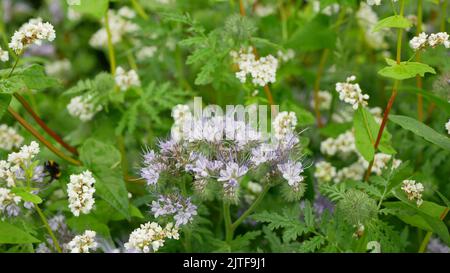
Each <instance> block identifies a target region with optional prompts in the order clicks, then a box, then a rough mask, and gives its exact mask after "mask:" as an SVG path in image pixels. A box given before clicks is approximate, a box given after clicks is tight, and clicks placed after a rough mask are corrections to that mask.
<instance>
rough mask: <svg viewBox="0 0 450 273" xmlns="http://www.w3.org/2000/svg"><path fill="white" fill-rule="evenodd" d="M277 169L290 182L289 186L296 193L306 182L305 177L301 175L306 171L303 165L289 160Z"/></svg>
mask: <svg viewBox="0 0 450 273" xmlns="http://www.w3.org/2000/svg"><path fill="white" fill-rule="evenodd" d="M277 167H278V170H279V171H280V172H281V174H282V176H283V178H284V179H286V180H287V181H288V184H289V186H291V187H292V189H293V190H294V191H296V190H298V189H299V187H298V186H299V184H300V183H301V182H303V180H304V177H303V176H302V175H301V174H302V173H303V171H304V169H303V164H302V163H301V162H294V161H291V160H289V161H287V162H286V163H284V164H278V165H277Z"/></svg>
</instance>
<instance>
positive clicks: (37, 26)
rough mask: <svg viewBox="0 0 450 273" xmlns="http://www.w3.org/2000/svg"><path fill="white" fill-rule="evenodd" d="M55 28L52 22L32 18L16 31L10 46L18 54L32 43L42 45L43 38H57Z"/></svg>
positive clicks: (51, 39)
mask: <svg viewBox="0 0 450 273" xmlns="http://www.w3.org/2000/svg"><path fill="white" fill-rule="evenodd" d="M55 38H56V34H55V29H54V28H53V26H52V24H50V23H43V22H42V19H41V18H37V19H30V20H29V21H28V23H25V24H23V25H22V26H21V27H20V28H19V30H17V31H16V32H14V35H13V36H12V38H11V42H10V43H9V47H10V48H11V49H12V50H14V52H16V53H17V54H20V53H22V51H23V50H24V49H25V48H26V47H28V46H30V45H32V44H37V45H40V44H41V43H42V41H43V40H47V41H49V42H51V41H53V40H55Z"/></svg>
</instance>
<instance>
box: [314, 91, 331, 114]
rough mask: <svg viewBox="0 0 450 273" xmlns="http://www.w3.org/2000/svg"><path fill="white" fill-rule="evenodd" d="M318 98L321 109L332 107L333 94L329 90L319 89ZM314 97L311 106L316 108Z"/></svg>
mask: <svg viewBox="0 0 450 273" xmlns="http://www.w3.org/2000/svg"><path fill="white" fill-rule="evenodd" d="M317 98H318V100H319V109H320V110H328V109H330V107H331V100H332V96H331V94H330V92H328V91H319V92H318V93H317ZM314 103H315V102H314V99H313V100H311V103H310V105H311V108H314Z"/></svg>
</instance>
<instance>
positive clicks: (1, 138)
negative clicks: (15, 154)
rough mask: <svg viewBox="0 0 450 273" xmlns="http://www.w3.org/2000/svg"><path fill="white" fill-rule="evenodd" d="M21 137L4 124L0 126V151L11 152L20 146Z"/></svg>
mask: <svg viewBox="0 0 450 273" xmlns="http://www.w3.org/2000/svg"><path fill="white" fill-rule="evenodd" d="M22 142H23V137H22V136H21V135H19V134H18V133H17V131H16V130H15V129H14V128H12V127H8V126H7V125H6V124H2V125H0V149H3V150H6V151H11V150H12V149H13V148H19V147H20V145H22Z"/></svg>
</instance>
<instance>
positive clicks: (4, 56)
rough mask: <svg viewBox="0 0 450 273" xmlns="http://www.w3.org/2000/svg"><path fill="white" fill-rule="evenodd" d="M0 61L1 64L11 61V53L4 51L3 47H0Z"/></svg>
mask: <svg viewBox="0 0 450 273" xmlns="http://www.w3.org/2000/svg"><path fill="white" fill-rule="evenodd" d="M0 61H1V62H7V61H9V53H8V51H6V50H3V49H2V48H1V47H0Z"/></svg>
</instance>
